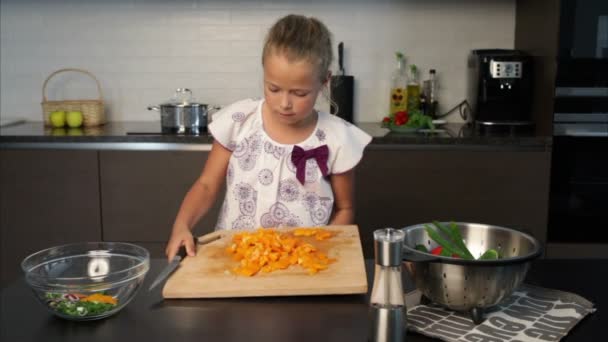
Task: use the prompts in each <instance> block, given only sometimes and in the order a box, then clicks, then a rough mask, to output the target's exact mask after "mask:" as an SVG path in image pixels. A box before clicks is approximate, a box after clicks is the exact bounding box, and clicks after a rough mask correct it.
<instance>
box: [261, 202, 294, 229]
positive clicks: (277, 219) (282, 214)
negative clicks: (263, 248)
mask: <svg viewBox="0 0 608 342" xmlns="http://www.w3.org/2000/svg"><path fill="white" fill-rule="evenodd" d="M260 223H261V225H262V227H266V228H268V227H278V226H289V227H298V226H302V220H301V219H300V218H299V217H298V216H297V215H294V214H293V213H291V212H290V211H289V209H288V208H287V206H285V204H283V203H281V202H276V203H274V204H273V205H272V206H270V209H269V210H268V212H265V213H264V214H262V217H261V219H260Z"/></svg>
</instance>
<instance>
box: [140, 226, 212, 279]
mask: <svg viewBox="0 0 608 342" xmlns="http://www.w3.org/2000/svg"><path fill="white" fill-rule="evenodd" d="M222 236H223V232H222V231H219V230H218V231H215V232H213V233H210V234H206V235H203V236H201V237H199V238H198V239H197V240H196V245H204V244H207V243H209V242H212V241H215V240H218V239H220V238H221V237H222ZM186 254H187V253H186V247H181V248H180V249H179V251H178V252H177V255H176V256H174V257H173V259H172V260H171V261H170V262H169V264H168V265H167V266H165V268H163V270H162V271H161V272H160V273H159V274H158V276H156V279H154V281H153V282H152V285H150V287H149V288H148V291H152V290H153V289H154V288H155V287H156V286H158V285H159V284H160V283H162V282H163V281H164V280H165V279H167V278H168V277H169V275H171V273H173V271H175V270H176V269H177V267H178V266H179V264H180V263H181V262H182V260H183V259H184V258H185V257H186Z"/></svg>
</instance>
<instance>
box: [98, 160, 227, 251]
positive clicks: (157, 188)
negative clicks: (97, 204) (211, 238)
mask: <svg viewBox="0 0 608 342" xmlns="http://www.w3.org/2000/svg"><path fill="white" fill-rule="evenodd" d="M207 156H208V152H201V151H100V152H99V157H100V174H101V205H102V225H103V239H104V240H106V241H130V242H136V243H137V242H141V243H142V245H143V244H146V246H155V248H152V250H151V253H152V255H153V256H159V255H160V254H162V249H163V248H162V246H163V245H164V244H165V243H166V242H167V240H168V238H169V234H170V233H171V227H172V225H173V221H174V220H175V216H176V215H177V211H178V209H179V207H180V205H181V202H182V200H183V198H184V196H185V195H186V192H187V191H188V190H189V189H190V187H191V186H192V184H193V183H194V182H195V181H196V179H197V178H198V176H199V175H200V173H201V171H202V169H203V166H204V164H205V161H206V160H207ZM222 199H223V194H220V195H219V196H218V199H217V200H216V203H215V205H214V206H213V207H212V208H211V209H210V210H209V212H208V213H207V215H206V216H205V217H204V218H203V219H202V220H201V221H200V222H199V223H198V225H197V226H196V227H195V229H194V233H195V234H198V235H201V234H204V233H206V232H210V231H212V230H213V229H214V227H215V222H216V220H217V215H218V212H219V208H220V206H221V202H222Z"/></svg>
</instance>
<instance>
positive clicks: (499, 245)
mask: <svg viewBox="0 0 608 342" xmlns="http://www.w3.org/2000/svg"><path fill="white" fill-rule="evenodd" d="M445 223H446V224H447V222H445ZM429 225H430V224H429ZM456 225H457V226H458V228H459V230H460V232H461V234H462V236H463V240H464V242H465V244H466V246H467V248H468V249H469V251H471V254H473V256H474V257H476V258H477V257H479V256H480V255H481V254H483V253H484V252H485V251H486V250H488V249H490V248H493V249H496V250H497V251H498V252H499V253H500V254H501V255H502V258H500V259H496V260H463V259H457V258H450V257H443V256H436V255H432V254H430V253H425V252H421V251H419V250H417V249H416V248H415V247H416V245H418V244H421V245H424V246H425V247H426V248H427V249H428V250H432V249H433V248H435V247H437V246H438V245H437V244H436V243H435V242H434V241H433V240H432V239H431V238H430V237H429V236H428V234H427V232H426V230H425V229H424V226H425V224H418V225H414V226H409V227H405V228H403V231H404V232H405V239H404V242H403V260H404V266H405V268H406V270H407V271H408V272H409V273H410V275H411V276H412V279H414V282H415V283H416V287H417V288H418V289H419V290H420V291H421V292H422V294H423V296H424V297H426V298H425V299H428V300H430V301H432V302H435V303H437V304H440V305H442V306H444V307H447V308H448V309H451V310H455V311H468V312H470V314H471V318H472V319H473V322H475V323H476V324H479V323H481V322H482V321H483V310H484V309H486V308H489V307H492V306H495V305H497V304H498V303H500V302H501V301H502V300H503V299H506V298H507V297H509V296H510V295H511V293H513V291H514V290H515V289H516V288H517V287H518V286H519V285H520V284H521V283H522V281H523V280H524V278H525V277H526V273H527V272H528V269H529V267H530V263H531V261H532V260H534V259H535V258H537V257H538V256H540V254H541V251H542V248H541V246H540V243H539V242H538V241H537V240H536V239H534V237H532V236H530V235H528V234H526V233H523V232H520V231H517V230H514V229H510V228H505V227H499V226H492V225H487V224H478V223H462V222H460V223H456ZM424 297H423V298H424Z"/></svg>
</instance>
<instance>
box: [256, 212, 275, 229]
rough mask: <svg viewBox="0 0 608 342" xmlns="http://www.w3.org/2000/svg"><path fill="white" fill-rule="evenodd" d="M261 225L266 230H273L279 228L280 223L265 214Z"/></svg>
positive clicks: (268, 214) (261, 219)
mask: <svg viewBox="0 0 608 342" xmlns="http://www.w3.org/2000/svg"><path fill="white" fill-rule="evenodd" d="M260 224H261V225H262V227H264V228H272V227H276V226H278V225H279V222H278V221H275V220H274V219H273V218H272V215H270V213H264V215H262V217H261V218H260Z"/></svg>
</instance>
